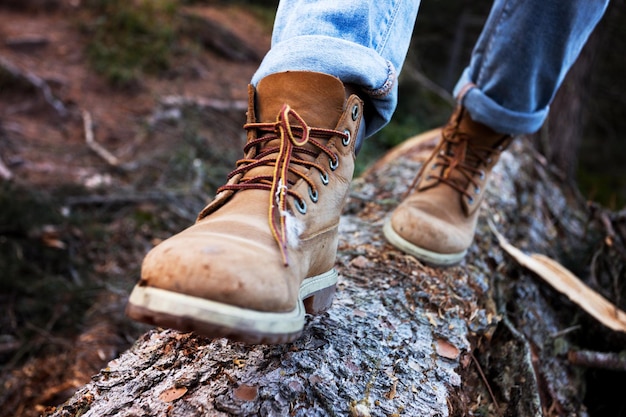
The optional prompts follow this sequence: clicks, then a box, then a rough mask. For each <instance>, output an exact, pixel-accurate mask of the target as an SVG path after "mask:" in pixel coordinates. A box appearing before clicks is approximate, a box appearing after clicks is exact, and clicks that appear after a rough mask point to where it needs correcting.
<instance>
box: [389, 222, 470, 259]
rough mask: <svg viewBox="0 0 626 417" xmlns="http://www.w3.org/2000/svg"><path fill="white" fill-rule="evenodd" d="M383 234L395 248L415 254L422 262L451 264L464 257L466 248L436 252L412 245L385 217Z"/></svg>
mask: <svg viewBox="0 0 626 417" xmlns="http://www.w3.org/2000/svg"><path fill="white" fill-rule="evenodd" d="M383 234H384V235H385V238H386V239H387V241H388V242H389V243H391V244H392V245H393V246H395V247H396V248H398V249H400V250H401V251H402V252H404V253H408V254H409V255H413V256H415V257H416V258H417V259H419V260H420V261H423V262H424V263H427V264H430V265H435V266H452V265H456V264H458V263H459V262H461V261H462V260H463V258H465V255H466V254H467V250H464V251H462V252H456V253H437V252H433V251H429V250H427V249H424V248H420V247H419V246H416V245H414V244H413V243H411V242H409V241H408V240H406V239H404V238H403V237H402V236H400V235H399V234H398V233H397V232H396V231H395V230H394V229H393V226H392V225H391V220H390V219H387V220H386V221H385V225H384V226H383Z"/></svg>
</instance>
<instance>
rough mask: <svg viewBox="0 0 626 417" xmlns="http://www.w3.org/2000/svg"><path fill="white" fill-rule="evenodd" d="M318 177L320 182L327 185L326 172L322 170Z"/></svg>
mask: <svg viewBox="0 0 626 417" xmlns="http://www.w3.org/2000/svg"><path fill="white" fill-rule="evenodd" d="M320 178H321V180H322V184H324V185H328V173H327V172H322V173H321V174H320Z"/></svg>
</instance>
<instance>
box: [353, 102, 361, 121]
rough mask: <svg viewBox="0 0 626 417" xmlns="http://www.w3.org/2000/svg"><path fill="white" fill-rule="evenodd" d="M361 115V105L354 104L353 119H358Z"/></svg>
mask: <svg viewBox="0 0 626 417" xmlns="http://www.w3.org/2000/svg"><path fill="white" fill-rule="evenodd" d="M358 117H359V106H358V105H356V104H355V105H354V107H352V120H356V119H357V118H358Z"/></svg>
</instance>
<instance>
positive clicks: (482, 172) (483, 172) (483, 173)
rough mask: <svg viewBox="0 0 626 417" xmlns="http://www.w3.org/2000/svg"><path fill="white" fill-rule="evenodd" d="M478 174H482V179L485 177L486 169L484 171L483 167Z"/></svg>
mask: <svg viewBox="0 0 626 417" xmlns="http://www.w3.org/2000/svg"><path fill="white" fill-rule="evenodd" d="M478 175H479V176H480V179H481V180H484V179H485V171H483V170H482V169H481V170H480V171H479V172H478Z"/></svg>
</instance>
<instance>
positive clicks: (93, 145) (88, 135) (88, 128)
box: [82, 110, 120, 167]
mask: <svg viewBox="0 0 626 417" xmlns="http://www.w3.org/2000/svg"><path fill="white" fill-rule="evenodd" d="M82 116H83V126H84V128H85V142H86V143H87V146H88V147H89V149H91V150H92V151H94V152H95V153H96V154H98V156H100V157H101V158H102V159H104V160H105V161H106V162H107V163H108V164H109V165H112V166H114V167H119V166H120V161H119V159H117V157H116V156H115V155H113V154H112V153H111V152H109V151H108V150H106V149H105V148H104V147H103V146H102V145H100V144H99V143H98V142H96V139H95V137H94V134H93V121H92V119H91V114H90V113H89V112H88V111H87V110H83V112H82Z"/></svg>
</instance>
